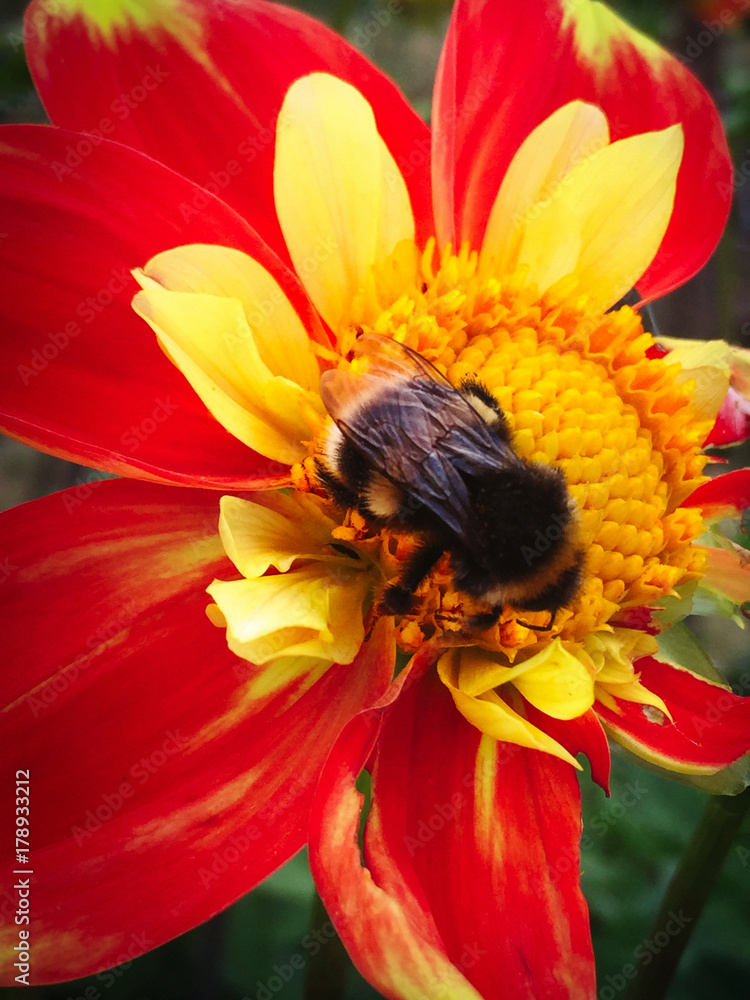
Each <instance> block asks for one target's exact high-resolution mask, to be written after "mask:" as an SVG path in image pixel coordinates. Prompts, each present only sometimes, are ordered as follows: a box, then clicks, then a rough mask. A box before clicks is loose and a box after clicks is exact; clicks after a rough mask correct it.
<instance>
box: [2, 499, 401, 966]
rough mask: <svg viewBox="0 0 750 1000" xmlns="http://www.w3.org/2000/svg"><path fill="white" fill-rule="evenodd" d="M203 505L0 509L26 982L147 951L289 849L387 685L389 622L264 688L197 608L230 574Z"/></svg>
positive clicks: (50, 504) (152, 502) (65, 502)
mask: <svg viewBox="0 0 750 1000" xmlns="http://www.w3.org/2000/svg"><path fill="white" fill-rule="evenodd" d="M217 499H218V498H217V497H216V495H215V494H214V493H211V492H208V491H186V490H177V489H174V488H172V487H164V486H156V485H152V484H138V483H129V482H127V481H122V480H115V481H107V482H103V483H102V484H100V485H98V486H96V487H95V492H94V493H93V494H92V495H90V496H89V497H88V498H86V499H80V498H79V497H78V496H77V495H76V491H75V490H72V491H67V492H66V493H63V494H57V495H55V496H51V497H47V498H45V499H43V500H39V501H36V502H35V503H33V504H30V505H27V506H24V507H20V508H17V509H16V510H14V511H11V512H9V513H8V514H4V515H3V516H2V519H1V520H0V525H1V526H2V532H3V544H2V548H3V552H4V553H6V554H7V556H8V566H9V567H12V573H13V577H12V581H10V582H9V583H6V586H5V587H4V588H3V598H4V607H3V620H4V621H5V630H4V643H5V648H6V651H7V654H8V656H9V659H10V662H13V664H14V666H15V669H14V670H13V671H6V672H5V673H4V675H3V679H2V682H3V696H4V697H3V705H4V706H5V707H4V710H3V719H4V733H5V737H6V738H5V739H4V741H3V746H4V750H3V767H4V768H5V769H6V772H7V773H11V774H12V773H15V771H16V769H28V770H30V771H31V775H32V784H33V788H34V791H33V795H34V798H33V800H32V801H33V809H34V813H33V815H34V822H33V830H32V834H31V838H32V839H31V846H32V852H33V858H34V865H33V869H34V876H33V879H34V883H33V884H34V910H33V917H34V922H33V923H32V925H31V928H30V930H31V934H32V937H33V938H34V939H35V940H36V942H37V950H36V953H35V954H36V958H35V962H34V977H35V981H37V982H45V981H48V980H54V979H65V978H69V977H73V976H79V975H83V974H84V973H87V972H93V971H96V970H97V969H102V968H106V967H109V966H111V965H113V964H115V963H116V962H117V961H118V957H119V956H120V955H122V954H123V952H128V953H129V954H130V955H133V954H134V953H135V951H136V950H137V951H138V952H140V951H146V950H149V949H151V948H154V947H156V946H157V945H158V944H160V943H162V942H163V941H165V940H168V939H169V938H171V937H174V936H176V935H178V934H181V933H183V932H184V931H186V930H188V929H189V928H190V927H192V926H194V925H195V924H197V923H200V922H201V921H203V920H205V919H207V918H208V917H210V916H211V915H212V914H214V913H216V912H217V911H218V910H221V909H223V908H224V907H226V906H228V905H229V904H230V903H231V902H233V901H234V900H235V899H236V898H238V897H239V896H240V895H242V894H243V893H245V892H247V891H248V890H249V889H250V888H252V887H253V886H254V885H255V884H256V883H257V882H258V881H260V880H261V879H262V878H264V877H265V876H266V875H267V874H269V873H270V872H271V871H273V870H274V869H275V868H276V867H277V866H278V865H279V864H281V863H282V862H283V861H285V860H286V859H287V858H288V857H289V856H291V854H293V853H294V852H295V851H296V850H298V849H299V848H300V847H301V846H302V844H303V843H304V840H305V838H306V830H307V817H308V810H309V806H310V801H311V796H312V793H313V789H314V787H315V784H316V782H317V778H318V774H319V770H320V767H321V765H322V762H323V761H324V759H325V757H326V754H327V752H328V750H329V748H330V746H331V745H332V744H333V742H334V740H335V738H336V736H337V735H338V733H339V731H340V730H341V728H342V727H343V726H344V725H345V724H346V722H347V721H348V720H349V718H351V716H352V715H354V714H355V713H356V712H358V711H361V710H362V708H364V707H365V706H366V705H368V704H370V703H372V702H373V701H374V700H375V699H377V698H378V697H379V696H380V695H381V694H382V692H383V690H384V689H385V687H386V686H387V684H388V681H389V679H390V676H391V672H392V665H393V645H392V642H391V640H390V637H389V634H388V629H387V627H382V628H381V629H380V631H379V632H376V634H375V635H374V636H373V639H372V641H371V643H370V644H369V645H368V646H366V647H364V648H363V650H362V652H361V654H360V656H359V658H358V659H357V660H356V661H355V663H353V664H350V665H348V666H346V667H339V666H337V665H333V666H331V667H330V668H329V669H328V670H327V671H326V672H325V673H324V674H323V675H322V676H320V677H319V679H317V680H316V682H315V683H314V684H312V685H310V684H309V683H308V682H307V679H306V677H305V675H304V673H303V672H302V671H300V670H297V671H290V672H289V673H288V674H287V675H285V676H284V677H283V678H282V681H283V683H274V682H273V681H272V679H269V683H267V684H263V683H260V677H261V671H260V670H259V668H257V667H254V666H252V665H251V664H248V663H245V662H243V661H240V660H237V659H236V658H235V657H233V656H232V655H231V654H230V653H229V652H228V650H227V648H226V643H225V641H224V637H223V635H222V633H220V632H219V631H218V630H217V629H215V628H214V627H213V626H212V625H211V624H210V622H209V621H208V619H207V618H206V616H205V613H204V610H205V605H206V595H205V593H204V587H205V585H206V583H207V582H208V581H209V580H210V579H211V578H212V577H213V576H214V574H216V573H217V572H218V573H226V572H227V566H228V561H227V560H226V558H225V557H224V555H223V552H222V549H221V545H220V543H219V540H218V536H217V534H216V524H217V514H218V510H217V507H218V504H217ZM50 553H52V554H51V555H50ZM42 614H43V615H44V623H45V627H44V628H43V629H42V628H40V626H39V622H40V620H41V616H42ZM61 775H64V780H61ZM2 836H3V840H2V853H3V856H4V857H5V858H8V856H9V852H10V851H11V849H12V845H11V844H10V843H9V842H8V831H7V830H6V831H4V832H3V835H2ZM11 868H12V865H6V866H5V868H4V871H5V872H8V871H9V870H10V869H11ZM3 888H8V886H7V885H4V886H3ZM157 898H158V899H159V905H158V906H154V905H153V901H154V899H157ZM11 930H12V925H9V926H8V927H6V928H4V929H3V931H2V933H3V934H4V935H9V937H8V940H7V941H6V940H5V939H3V941H2V943H3V945H6V944H8V943H11V944H12V940H11V936H10V932H11ZM13 940H15V939H13Z"/></svg>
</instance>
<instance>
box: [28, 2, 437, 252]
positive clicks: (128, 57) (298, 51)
mask: <svg viewBox="0 0 750 1000" xmlns="http://www.w3.org/2000/svg"><path fill="white" fill-rule="evenodd" d="M154 9H155V10H157V9H158V10H161V9H162V8H156V7H155V8H154ZM167 9H168V10H169V11H170V13H171V15H172V17H173V19H175V20H176V19H177V18H178V17H179V18H181V19H182V22H181V23H180V24H179V25H177V26H174V25H173V26H174V27H175V31H174V33H171V32H170V30H169V27H170V26H169V24H168V18H167V17H165V16H164V17H162V22H163V27H159V26H158V22H159V20H160V16H159V14H154V15H153V17H154V21H155V22H157V25H156V26H155V27H154V26H151V27H142V28H139V27H137V26H136V25H135V23H134V21H132V20H129V21H127V23H126V25H125V27H124V28H121V29H120V30H117V29H114V30H113V32H112V36H111V38H112V41H111V44H107V43H104V42H103V41H102V38H101V35H100V34H98V33H97V31H96V29H95V28H94V29H93V31H92V30H91V28H92V26H91V25H90V24H88V25H87V22H86V18H85V16H82V15H80V14H79V15H77V16H72V17H71V16H66V17H62V16H60V15H59V12H58V8H57V7H55V6H50V5H49V3H47V2H46V0H35V2H34V3H32V4H31V5H30V7H29V9H28V11H27V14H26V22H25V36H26V39H27V52H28V56H29V62H30V65H31V69H32V73H33V75H34V79H35V82H36V85H37V88H38V90H39V93H40V94H41V96H42V99H43V101H44V104H45V107H46V108H47V111H48V112H49V115H50V118H51V119H52V121H53V122H54V123H55V124H56V125H64V126H66V127H68V128H74V129H80V130H82V131H84V130H85V131H89V130H97V129H98V130H99V131H100V132H103V133H105V134H106V135H108V136H109V137H110V138H112V139H115V140H117V141H118V142H122V143H125V144H126V145H130V146H133V147H134V148H135V149H140V150H143V152H145V153H148V155H149V156H153V157H154V158H155V159H158V160H161V161H162V162H163V163H166V164H167V165H168V166H170V167H172V168H173V169H175V170H177V171H179V172H180V173H182V174H184V176H185V177H190V178H191V179H192V180H194V181H196V182H197V183H198V184H202V185H204V186H206V187H208V188H209V190H212V191H214V192H215V193H217V194H220V195H221V197H222V198H223V199H224V200H225V201H226V202H227V203H228V204H230V205H231V206H232V207H233V208H235V209H237V211H238V212H239V213H240V214H241V215H244V216H245V218H247V219H248V220H249V221H250V222H251V224H252V225H253V226H254V227H255V228H256V230H257V231H258V232H259V233H260V234H261V236H262V237H263V238H264V239H265V240H266V241H267V242H268V244H269V245H270V246H272V247H273V248H274V249H275V250H276V251H277V252H279V253H282V254H283V253H284V252H285V249H284V243H283V239H282V236H281V231H280V230H279V225H278V221H277V219H276V213H275V210H274V204H273V184H272V172H273V159H274V147H275V130H276V119H277V117H278V113H279V109H280V107H281V102H282V100H283V98H284V95H285V94H286V91H287V90H288V88H289V86H290V85H291V83H292V82H293V81H294V80H295V79H297V78H298V77H300V76H304V75H305V74H307V73H312V72H315V71H325V72H329V73H332V74H334V75H335V76H338V77H341V78H342V79H344V80H347V81H349V82H351V83H353V84H354V85H355V86H356V87H358V88H359V89H360V90H361V91H362V93H363V94H364V95H365V97H366V98H367V99H368V100H369V101H370V103H371V104H372V106H373V108H374V111H375V117H376V119H377V122H378V127H379V129H380V132H381V134H382V136H383V138H384V139H385V141H386V143H387V144H388V146H389V147H390V149H391V151H392V153H393V155H394V157H395V158H396V161H397V162H398V163H399V165H400V166H401V169H402V171H403V173H404V175H405V177H406V180H407V184H408V185H409V188H410V192H411V197H412V203H413V208H414V214H415V216H416V218H417V220H418V226H420V228H422V229H423V230H424V231H425V232H424V233H423V235H427V234H428V231H431V229H432V226H431V224H430V219H431V202H430V180H429V149H430V139H429V130H428V129H427V127H426V125H425V124H424V123H423V122H422V121H421V120H420V119H419V118H418V117H417V115H416V114H415V113H414V112H413V111H412V110H411V108H409V106H408V105H407V103H406V101H405V100H404V98H403V96H402V95H401V93H400V92H399V91H398V90H397V89H396V87H395V86H394V85H393V84H392V83H391V82H390V81H389V80H388V79H387V78H386V77H385V76H383V74H382V73H381V72H380V71H379V70H377V69H376V68H375V67H374V66H373V65H372V64H371V63H370V62H368V61H367V60H366V59H364V58H363V57H362V56H361V55H360V54H359V52H357V51H356V50H355V49H353V48H352V47H351V46H350V45H349V44H348V43H347V42H345V41H344V39H343V38H341V37H339V36H338V35H336V34H335V33H334V32H332V31H331V30H330V29H328V28H326V27H325V26H324V25H322V24H319V23H318V22H317V21H315V20H313V19H312V18H310V17H309V16H308V15H306V14H303V13H301V12H300V11H296V10H290V9H289V8H288V7H282V6H277V5H275V4H269V3H264V2H263V0H245V2H243V3H241V4H239V3H236V2H234V0H215V2H212V3H205V4H195V3H187V2H185V0H181V2H179V3H172V4H170V5H169V7H168V8H167V7H165V8H164V10H167ZM48 11H49V13H47V12H48ZM81 66H86V73H81V72H80V67H81ZM91 80H96V86H95V87H92V86H91Z"/></svg>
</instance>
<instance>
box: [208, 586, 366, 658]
mask: <svg viewBox="0 0 750 1000" xmlns="http://www.w3.org/2000/svg"><path fill="white" fill-rule="evenodd" d="M367 587H368V579H367V575H366V574H365V573H359V572H356V571H348V572H336V573H333V574H328V573H326V572H325V571H323V572H321V570H320V568H319V567H317V566H313V567H305V568H304V569H299V570H290V571H289V572H288V573H283V574H279V575H278V576H264V577H261V578H260V579H259V580H233V581H229V582H225V581H222V580H215V581H214V582H213V583H212V584H211V585H210V587H208V588H207V589H208V592H209V594H210V595H211V597H212V598H213V599H214V600H215V601H216V604H217V606H218V607H219V609H220V611H221V613H222V615H223V616H224V618H225V619H226V622H227V643H228V645H229V648H230V649H231V650H232V652H233V653H235V654H236V655H237V656H240V657H242V658H243V659H246V660H249V661H250V662H252V663H259V664H260V663H268V662H269V661H270V660H275V659H277V658H279V657H283V656H305V657H321V658H324V659H327V660H329V661H330V662H334V663H351V661H352V660H353V659H354V657H355V656H356V655H357V652H358V651H359V648H360V646H361V645H362V642H363V640H364V626H363V624H362V603H363V601H364V598H365V596H366V594H367Z"/></svg>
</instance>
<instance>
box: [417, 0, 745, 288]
mask: <svg viewBox="0 0 750 1000" xmlns="http://www.w3.org/2000/svg"><path fill="white" fill-rule="evenodd" d="M540 66H543V67H544V72H540V70H539V67H540ZM573 100H582V101H587V102H589V103H591V104H594V105H597V106H598V107H600V108H601V109H602V111H603V112H604V114H605V115H606V117H607V120H608V122H609V128H610V134H611V140H612V141H613V142H614V141H615V140H619V139H624V138H627V137H629V136H632V135H635V134H638V133H643V132H650V131H658V130H662V129H665V128H668V127H669V126H670V125H675V124H678V123H679V124H681V125H682V128H683V130H684V134H685V154H684V158H683V162H682V166H681V168H680V172H679V175H678V179H677V195H676V199H675V205H674V212H673V214H672V219H671V222H670V224H669V227H668V229H667V232H666V234H665V236H664V239H663V240H662V243H661V247H660V249H659V252H658V254H657V255H656V258H655V260H654V261H653V263H652V264H651V265H650V267H649V269H648V271H647V272H646V274H645V275H644V276H643V278H641V279H640V281H639V283H638V288H639V291H640V292H641V294H642V295H643V296H644V298H647V299H651V298H654V297H655V296H657V295H660V294H663V293H664V292H666V291H668V290H669V289H671V288H674V287H676V286H677V285H679V284H681V283H682V282H683V281H685V280H686V279H687V278H688V277H690V275H692V274H694V273H695V271H697V270H698V269H699V268H700V267H701V266H702V265H703V264H704V263H705V261H706V260H707V259H708V257H709V255H710V253H711V251H712V250H713V248H714V246H715V245H716V243H717V241H718V238H719V235H720V234H721V231H722V229H723V226H724V222H725V220H726V217H727V213H728V211H729V204H730V198H731V191H732V186H731V161H730V157H729V152H728V149H727V145H726V140H725V137H724V133H723V129H722V125H721V121H720V118H719V115H718V112H717V110H716V108H715V106H714V105H713V103H712V101H711V99H710V97H709V96H708V94H707V93H706V91H705V90H704V89H703V87H702V85H701V84H700V83H699V82H698V81H697V80H696V79H695V78H694V77H693V76H692V75H691V74H690V72H689V70H687V69H686V68H685V67H684V66H683V65H682V64H681V63H680V62H679V61H678V60H677V59H675V58H674V57H672V56H670V55H668V54H667V53H666V52H665V51H664V50H662V49H660V48H659V46H657V45H656V44H655V43H654V42H652V41H650V40H649V39H647V38H646V37H645V36H643V35H641V34H640V33H639V32H637V31H635V30H634V29H632V28H630V27H629V26H628V25H627V24H626V23H625V22H624V21H622V20H621V19H620V18H619V17H618V16H617V15H616V14H614V13H613V12H612V11H610V10H609V9H608V8H606V7H605V6H604V5H603V4H600V3H597V2H593V0H530V2H528V3H525V4H498V3H495V2H494V0H458V3H457V4H456V6H455V8H454V11H453V17H452V20H451V25H450V28H449V30H448V37H447V39H446V43H445V47H444V49H443V53H442V57H441V63H440V68H439V71H438V79H437V83H436V89H435V100H434V106H433V118H432V122H433V177H434V184H435V215H436V220H437V227H438V235H439V238H440V241H441V243H443V244H444V243H447V242H448V241H453V242H454V245H455V243H456V241H460V240H469V242H470V243H471V244H472V246H474V247H477V248H478V247H479V246H481V243H482V239H483V236H484V233H485V227H486V225H487V221H488V218H489V214H490V211H491V208H492V205H493V203H494V200H495V197H496V195H497V193H498V191H499V190H500V185H501V182H502V180H503V177H504V175H505V173H506V171H507V169H508V166H509V164H510V162H511V160H512V159H513V156H514V155H515V153H516V151H517V150H518V149H519V147H520V146H521V144H522V143H523V141H524V140H525V139H526V138H527V137H528V136H529V135H530V134H531V132H532V131H533V130H534V128H536V127H537V126H538V125H539V124H540V123H541V122H543V121H544V120H545V119H546V118H548V117H549V116H550V115H551V114H552V113H553V112H555V111H557V110H558V109H559V108H561V107H562V106H563V105H565V104H567V103H568V102H570V101H573Z"/></svg>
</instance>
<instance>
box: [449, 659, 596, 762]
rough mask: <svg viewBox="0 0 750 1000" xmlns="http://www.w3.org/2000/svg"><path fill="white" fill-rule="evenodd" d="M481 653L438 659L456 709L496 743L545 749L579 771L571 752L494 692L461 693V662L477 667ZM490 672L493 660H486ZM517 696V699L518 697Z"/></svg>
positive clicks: (492, 690) (544, 750) (490, 690)
mask: <svg viewBox="0 0 750 1000" xmlns="http://www.w3.org/2000/svg"><path fill="white" fill-rule="evenodd" d="M482 655H483V654H482V651H481V650H476V649H466V650H461V649H457V650H452V651H451V652H449V653H446V654H444V655H443V656H442V657H441V658H440V660H438V673H439V675H440V678H441V680H442V681H443V683H444V684H445V685H446V686H447V688H448V690H449V691H450V693H451V696H452V697H453V701H454V703H455V705H456V708H457V709H458V710H459V712H461V714H462V715H463V716H464V718H465V719H466V720H467V721H468V722H470V723H471V724H472V725H473V726H476V727H477V729H479V730H481V732H483V733H485V734H486V735H487V736H491V737H492V738H493V739H496V740H505V741H507V742H509V743H515V744H517V745H518V746H523V747H529V748H531V749H533V750H542V751H543V752H545V753H550V754H552V755H553V756H555V757H559V758H560V759H561V760H565V761H567V762H568V763H569V764H572V765H573V766H574V767H577V768H579V769H580V765H579V764H578V763H577V761H576V760H575V758H574V757H573V756H572V755H571V754H570V753H568V751H567V750H566V749H565V748H564V747H563V746H562V745H561V744H560V743H558V742H557V740H554V739H552V737H551V736H548V735H547V734H546V733H544V732H543V731H542V730H541V729H539V728H538V727H537V726H535V725H533V724H532V723H531V722H529V721H528V720H527V719H524V718H523V716H521V715H519V713H518V712H516V711H514V709H513V708H512V707H511V706H510V705H509V704H508V703H507V702H506V701H505V700H504V699H503V698H502V697H501V696H500V695H499V694H498V693H497V691H495V690H494V689H489V690H486V691H485V692H484V693H483V694H481V695H470V694H466V693H465V691H463V690H462V683H461V675H462V660H463V658H464V657H467V658H470V659H474V661H475V663H474V666H475V667H477V665H478V660H479V659H480V658H481V657H482ZM486 660H487V664H488V669H491V664H492V661H491V658H490V657H486ZM516 697H518V696H517V695H516Z"/></svg>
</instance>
